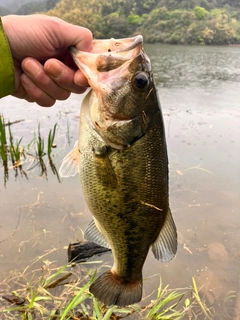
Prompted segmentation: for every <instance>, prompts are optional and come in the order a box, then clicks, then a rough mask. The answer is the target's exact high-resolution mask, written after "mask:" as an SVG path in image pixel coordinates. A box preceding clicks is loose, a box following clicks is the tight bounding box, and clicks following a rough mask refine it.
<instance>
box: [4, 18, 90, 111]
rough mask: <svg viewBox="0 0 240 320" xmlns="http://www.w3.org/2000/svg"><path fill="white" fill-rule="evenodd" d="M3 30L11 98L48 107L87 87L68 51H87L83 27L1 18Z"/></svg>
mask: <svg viewBox="0 0 240 320" xmlns="http://www.w3.org/2000/svg"><path fill="white" fill-rule="evenodd" d="M2 23H3V27H4V30H5V33H6V36H7V38H8V42H9V45H10V48H11V52H12V56H13V61H14V69H15V91H14V93H13V96H15V97H18V98H21V99H26V100H27V101H29V102H36V103H38V104H39V105H40V106H44V107H50V106H52V105H53V104H54V103H55V102H56V100H65V99H67V98H68V97H69V96H70V94H71V92H74V93H83V92H84V91H85V90H86V88H87V87H88V86H89V85H88V83H87V80H86V78H85V77H84V76H83V74H82V73H81V71H80V70H79V69H78V68H77V67H76V65H75V64H74V62H73V60H72V58H71V55H70V53H69V50H68V47H69V46H75V47H76V48H77V49H78V50H83V51H90V50H91V48H92V34H91V32H90V31H89V30H88V29H86V28H83V27H79V26H75V25H72V24H69V23H67V22H65V21H63V20H61V19H58V18H55V17H49V16H44V15H30V16H14V15H9V16H4V17H2Z"/></svg>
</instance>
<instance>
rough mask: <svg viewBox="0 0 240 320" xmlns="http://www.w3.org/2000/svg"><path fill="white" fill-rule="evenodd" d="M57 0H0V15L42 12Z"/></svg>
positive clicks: (51, 6) (52, 6)
mask: <svg viewBox="0 0 240 320" xmlns="http://www.w3.org/2000/svg"><path fill="white" fill-rule="evenodd" d="M57 2H59V0H10V1H8V0H0V15H1V16H5V15H7V14H10V13H14V14H19V15H24V14H31V13H35V12H40V11H43V12H44V11H47V10H50V9H52V8H54V7H55V5H56V4H57Z"/></svg>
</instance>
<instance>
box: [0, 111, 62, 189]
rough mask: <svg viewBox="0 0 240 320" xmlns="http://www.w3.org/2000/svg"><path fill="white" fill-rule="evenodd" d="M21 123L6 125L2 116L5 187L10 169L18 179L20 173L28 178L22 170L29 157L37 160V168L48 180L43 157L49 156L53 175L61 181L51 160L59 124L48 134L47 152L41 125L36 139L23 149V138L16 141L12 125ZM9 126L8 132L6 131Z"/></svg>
mask: <svg viewBox="0 0 240 320" xmlns="http://www.w3.org/2000/svg"><path fill="white" fill-rule="evenodd" d="M20 121H23V120H19V121H14V122H8V123H6V122H5V120H4V117H3V115H0V159H1V160H2V164H3V169H4V185H6V181H7V180H8V177H9V169H14V170H15V177H17V175H18V173H19V172H20V174H21V175H24V176H25V177H27V174H26V172H25V171H24V170H23V168H22V164H23V162H24V160H25V159H26V158H27V157H28V158H29V157H32V158H34V159H35V160H37V166H39V167H40V169H41V173H40V176H45V177H46V178H47V168H46V165H45V163H44V161H43V157H44V156H45V155H46V154H47V155H48V160H49V166H50V168H51V170H52V172H53V174H54V175H56V176H57V179H58V180H59V181H60V178H59V176H58V172H57V170H56V168H55V166H54V163H53V161H52V158H51V153H52V149H53V148H55V147H56V145H55V144H54V140H55V136H56V130H57V123H55V125H54V127H53V129H51V130H50V131H49V133H48V137H47V150H45V146H46V144H45V140H44V137H43V136H42V134H41V128H40V124H38V130H37V134H36V133H34V137H33V138H32V140H31V141H30V143H29V144H28V145H27V146H25V147H23V146H22V145H21V144H22V140H23V138H20V139H16V138H15V137H14V134H13V131H12V130H11V125H12V124H15V123H18V122H20ZM7 126H8V130H6V127H7ZM32 149H33V150H35V152H32V151H31V150H32ZM33 154H34V155H33ZM33 167H35V166H33Z"/></svg>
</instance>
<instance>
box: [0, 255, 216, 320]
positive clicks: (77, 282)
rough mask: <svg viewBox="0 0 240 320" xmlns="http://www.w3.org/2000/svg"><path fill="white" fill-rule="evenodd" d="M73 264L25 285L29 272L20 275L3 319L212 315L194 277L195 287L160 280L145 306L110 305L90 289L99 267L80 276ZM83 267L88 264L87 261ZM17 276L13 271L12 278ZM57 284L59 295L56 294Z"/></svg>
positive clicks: (162, 319)
mask: <svg viewBox="0 0 240 320" xmlns="http://www.w3.org/2000/svg"><path fill="white" fill-rule="evenodd" d="M44 257H45V255H44ZM45 259H46V258H45ZM37 260H39V259H37ZM37 260H36V261H37ZM44 263H46V264H48V266H49V265H51V264H52V262H50V261H48V260H44ZM91 263H94V261H92V262H91ZM96 263H102V261H96ZM79 267H80V266H79ZM28 268H30V266H29V267H28ZM69 268H71V265H64V266H62V267H60V268H57V270H56V269H52V270H51V269H50V270H49V274H47V275H45V276H42V275H41V276H40V278H39V279H36V274H34V276H33V277H32V280H31V281H30V283H29V282H27V283H26V284H25V285H24V284H23V279H22V278H24V280H25V281H26V275H24V277H23V275H19V278H18V277H16V280H15V287H16V283H18V284H19V283H21V286H20V289H17V290H15V291H13V292H12V294H11V295H9V294H7V295H3V299H4V300H7V301H8V302H11V306H7V305H6V303H5V306H3V307H2V308H1V307H0V312H1V313H2V315H3V317H2V318H1V319H16V317H19V316H21V319H26V320H27V319H39V318H40V317H41V319H52V320H53V319H59V320H65V319H86V320H109V319H112V320H117V319H119V320H120V319H122V318H126V317H128V315H134V317H135V318H136V319H155V320H167V319H171V320H179V319H183V318H184V319H197V317H198V316H199V315H200V314H203V315H204V316H205V318H206V319H209V320H210V319H212V317H211V316H212V314H211V313H210V310H209V309H208V308H207V307H206V306H205V304H204V302H203V301H202V300H201V299H200V296H199V293H198V288H197V285H196V282H195V280H194V279H193V287H189V288H184V289H174V290H172V289H169V286H168V285H167V286H165V287H164V286H163V284H162V280H160V285H159V288H158V290H157V296H156V298H155V299H154V300H152V301H151V303H150V304H147V305H146V306H145V307H141V306H140V305H138V304H135V305H132V306H129V307H125V308H119V307H117V306H112V307H109V308H108V307H106V306H105V305H104V304H102V303H100V302H99V301H98V300H97V299H96V298H95V297H94V296H93V295H92V294H91V293H90V292H89V291H88V288H89V286H90V285H91V283H92V282H93V281H94V280H95V278H96V271H93V270H92V269H90V270H89V269H86V270H88V271H86V270H85V271H86V272H85V274H84V276H83V275H81V277H80V278H76V276H75V274H74V273H73V272H72V270H71V271H69V270H68V269H69ZM81 268H84V265H83V264H81ZM26 269H27V268H26ZM44 269H45V268H43V270H44ZM81 273H82V272H81ZM77 274H78V273H77ZM13 278H14V277H13V276H12V275H11V280H12V279H13ZM0 287H1V284H0ZM5 288H6V283H5ZM57 288H58V295H57V294H56V292H57V291H56V289H57ZM59 290H60V293H59ZM187 295H188V296H190V298H188V297H187ZM197 306H198V309H197V312H196V307H197ZM193 308H195V309H193Z"/></svg>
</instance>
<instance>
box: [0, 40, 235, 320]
mask: <svg viewBox="0 0 240 320" xmlns="http://www.w3.org/2000/svg"><path fill="white" fill-rule="evenodd" d="M145 50H146V51H147V53H148V55H149V56H150V59H151V61H152V64H153V68H154V74H155V79H156V84H157V87H158V91H159V97H160V101H161V105H162V109H163V114H164V120H165V129H166V138H167V144H168V153H169V162H170V202H171V209H172V212H173V215H174V219H175V222H176V225H177V229H178V236H179V248H178V253H177V256H176V258H175V259H174V260H173V261H171V262H169V263H167V264H162V263H160V262H158V261H156V260H155V259H154V257H153V255H152V253H151V252H150V253H149V256H148V259H147V262H146V264H145V267H144V277H150V276H152V275H154V276H153V277H152V278H151V277H150V278H148V279H147V280H146V281H145V282H144V297H147V296H148V295H150V294H151V293H152V292H153V291H154V290H156V289H157V287H158V283H159V275H161V277H162V279H163V283H164V284H165V285H166V284H169V285H170V287H171V288H182V287H189V286H190V285H191V283H192V282H191V281H192V280H191V279H192V277H195V279H196V282H197V285H198V287H199V288H201V295H202V298H203V299H204V300H205V301H206V303H207V305H208V306H209V307H213V308H214V309H215V316H214V318H215V319H239V311H240V296H239V295H240V271H239V262H240V253H239V252H240V241H239V240H240V209H239V208H240V144H239V136H240V109H239V101H240V49H239V48H237V47H187V46H167V45H146V46H145ZM82 97H83V96H82V95H80V96H77V95H73V96H72V97H71V98H70V99H68V100H67V101H65V102H57V103H56V105H55V106H54V107H53V108H49V109H45V108H40V107H38V106H37V105H35V104H29V103H27V102H24V101H21V100H18V99H15V98H13V97H6V98H4V99H2V100H1V101H0V110H1V113H3V114H4V116H5V118H6V119H9V120H10V121H15V120H20V119H24V121H23V122H19V123H18V124H15V125H12V131H13V133H14V136H16V137H21V136H23V137H24V138H23V144H25V145H26V144H27V143H29V142H30V141H31V139H32V137H33V133H34V131H36V130H37V125H38V123H39V122H40V123H41V132H42V135H44V136H45V137H47V134H48V131H49V130H50V129H51V128H53V125H54V123H55V122H58V124H59V127H58V131H57V148H56V149H55V150H54V151H53V162H54V164H55V166H56V167H57V168H59V166H60V163H61V160H62V158H63V157H64V155H65V154H66V153H67V152H68V151H69V150H70V149H71V148H72V146H73V145H74V142H75V140H76V139H77V133H78V122H79V105H80V103H81V100H82ZM68 130H69V132H67V131H68ZM69 141H70V143H69ZM45 164H46V166H47V177H46V176H45V175H44V174H43V175H42V176H41V170H40V169H39V167H38V166H37V167H35V168H33V167H34V165H35V162H34V158H31V157H27V160H26V161H25V163H24V164H23V169H24V170H25V172H26V173H27V176H28V178H26V177H25V176H24V175H23V176H21V175H19V176H18V177H17V178H16V177H15V176H14V170H13V169H10V170H9V179H8V181H7V182H6V185H5V186H4V177H3V168H2V167H1V168H0V181H1V184H0V197H1V202H0V266H1V267H0V282H1V281H3V279H5V278H6V277H9V274H11V273H12V272H13V270H17V271H18V272H20V273H22V272H25V268H27V267H28V266H29V265H31V264H33V265H34V266H35V268H36V267H37V266H38V267H42V268H45V267H46V266H47V265H48V264H49V263H50V261H51V262H53V261H54V264H56V265H62V264H64V263H66V261H67V250H66V249H67V246H68V244H69V243H70V242H74V241H76V240H77V239H81V237H82V232H81V230H84V228H85V227H86V226H87V224H88V223H89V222H90V220H91V215H90V213H89V211H88V209H87V207H86V205H85V202H84V198H83V195H82V192H81V188H80V184H79V178H78V177H74V178H69V179H64V180H61V183H59V181H58V179H57V177H56V175H54V174H53V173H52V171H51V168H50V166H49V164H48V161H47V158H45ZM29 169H30V170H29ZM43 255H44V257H43V258H41V259H39V261H38V262H36V263H35V259H36V258H37V257H40V256H43ZM101 258H102V259H103V261H104V262H105V263H111V261H112V260H111V255H110V254H105V255H104V256H102V257H101ZM34 263H35V264H34ZM27 270H28V269H27ZM29 270H31V268H29ZM6 287H7V285H6V284H5V286H0V290H1V292H3V290H6ZM153 296H154V295H152V296H150V297H153ZM146 300H147V298H146ZM200 318H201V316H199V319H200Z"/></svg>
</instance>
